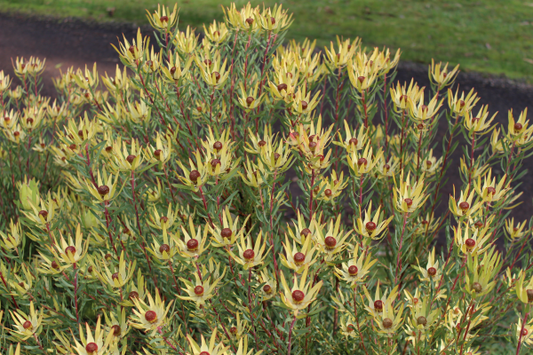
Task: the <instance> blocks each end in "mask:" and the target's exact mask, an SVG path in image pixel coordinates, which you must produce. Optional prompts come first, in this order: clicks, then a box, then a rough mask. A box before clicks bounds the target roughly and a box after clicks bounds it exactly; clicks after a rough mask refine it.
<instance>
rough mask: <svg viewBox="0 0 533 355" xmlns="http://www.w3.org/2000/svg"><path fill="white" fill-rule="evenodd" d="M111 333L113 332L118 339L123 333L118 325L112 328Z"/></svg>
mask: <svg viewBox="0 0 533 355" xmlns="http://www.w3.org/2000/svg"><path fill="white" fill-rule="evenodd" d="M111 331H112V332H113V335H114V336H116V337H118V336H119V335H120V333H121V329H120V326H119V325H118V324H115V325H114V326H112V327H111Z"/></svg>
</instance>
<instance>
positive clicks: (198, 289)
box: [194, 285, 204, 296]
mask: <svg viewBox="0 0 533 355" xmlns="http://www.w3.org/2000/svg"><path fill="white" fill-rule="evenodd" d="M194 294H195V295H196V296H202V295H203V294H204V287H203V286H200V285H198V286H196V287H195V288H194Z"/></svg>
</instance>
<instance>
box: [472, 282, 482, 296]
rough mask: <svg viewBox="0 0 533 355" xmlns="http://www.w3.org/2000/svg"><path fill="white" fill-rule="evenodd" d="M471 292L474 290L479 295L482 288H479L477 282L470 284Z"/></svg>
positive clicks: (479, 285)
mask: <svg viewBox="0 0 533 355" xmlns="http://www.w3.org/2000/svg"><path fill="white" fill-rule="evenodd" d="M472 290H474V291H475V292H477V293H480V292H481V291H482V290H483V287H482V286H481V284H480V283H479V282H474V283H473V284H472Z"/></svg>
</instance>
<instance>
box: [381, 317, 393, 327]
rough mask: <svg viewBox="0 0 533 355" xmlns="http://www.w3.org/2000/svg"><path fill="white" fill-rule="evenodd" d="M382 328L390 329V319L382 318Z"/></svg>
mask: <svg viewBox="0 0 533 355" xmlns="http://www.w3.org/2000/svg"><path fill="white" fill-rule="evenodd" d="M383 328H385V329H390V328H392V320H391V319H390V318H384V319H383Z"/></svg>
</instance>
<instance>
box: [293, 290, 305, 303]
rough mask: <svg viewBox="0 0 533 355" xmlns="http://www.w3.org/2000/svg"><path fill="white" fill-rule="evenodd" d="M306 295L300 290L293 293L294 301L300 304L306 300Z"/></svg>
mask: <svg viewBox="0 0 533 355" xmlns="http://www.w3.org/2000/svg"><path fill="white" fill-rule="evenodd" d="M304 298H305V294H304V293H303V292H302V291H300V290H295V291H293V292H292V299H293V301H294V302H296V303H300V302H302V301H303V300H304Z"/></svg>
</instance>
